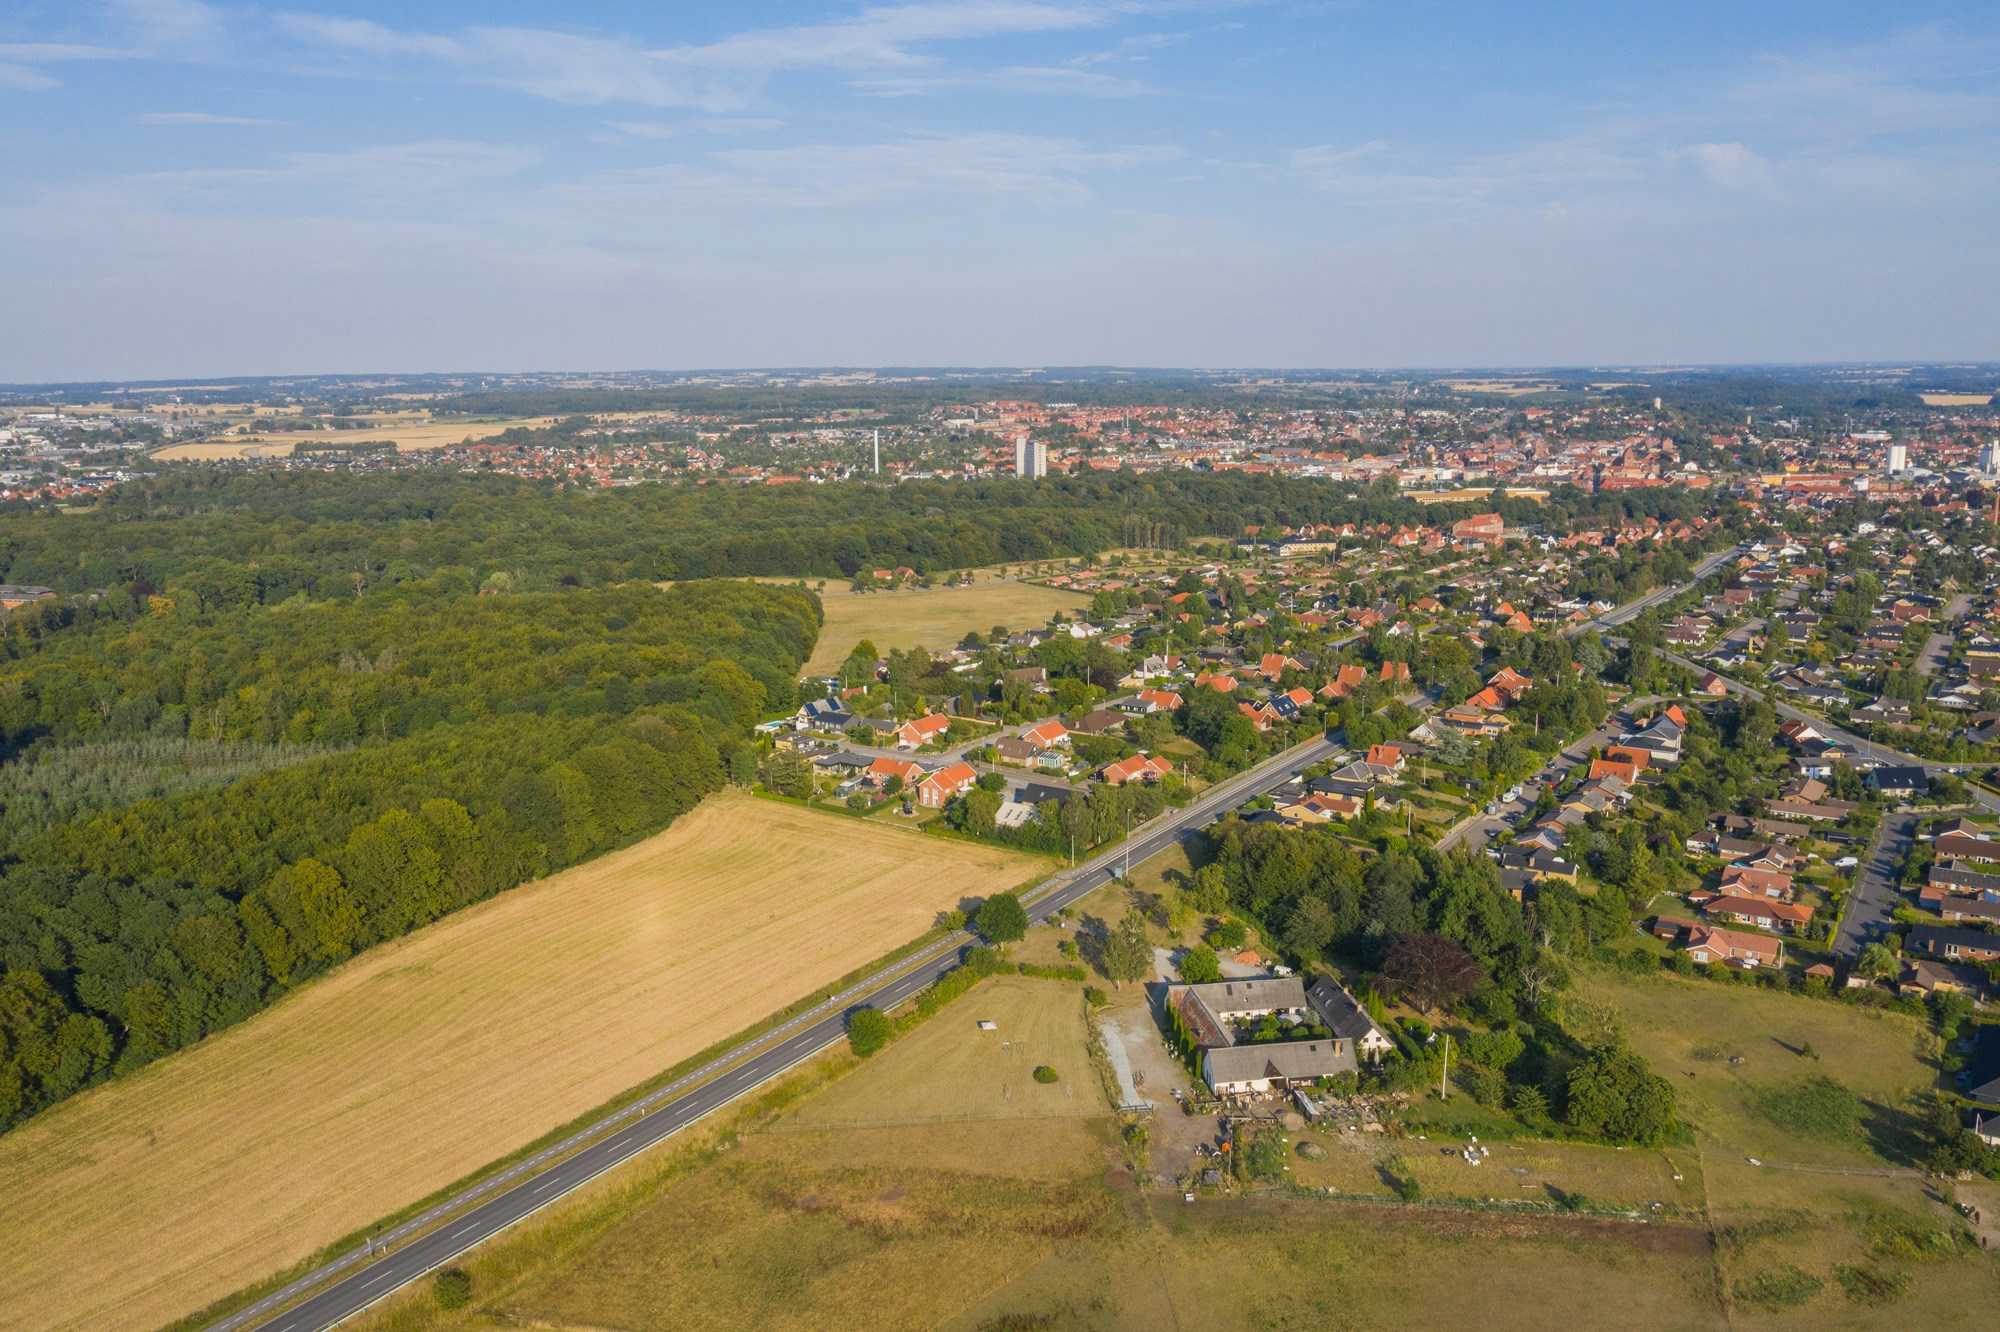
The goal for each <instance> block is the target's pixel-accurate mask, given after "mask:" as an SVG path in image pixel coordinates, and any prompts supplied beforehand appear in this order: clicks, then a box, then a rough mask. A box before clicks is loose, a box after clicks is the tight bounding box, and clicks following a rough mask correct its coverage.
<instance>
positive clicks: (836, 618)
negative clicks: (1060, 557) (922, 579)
mask: <svg viewBox="0 0 2000 1332" xmlns="http://www.w3.org/2000/svg"><path fill="white" fill-rule="evenodd" d="M817 581H818V580H816V579H808V580H807V582H808V584H809V585H810V584H812V583H816V582H817ZM1088 600H1089V599H1088V598H1087V597H1084V596H1083V595H1081V594H1080V593H1076V592H1063V591H1060V590H1058V589H1056V588H1049V587H1038V586H1035V585H1034V584H1031V583H1018V582H1014V581H1011V580H1004V579H996V578H985V577H982V578H980V580H979V581H978V582H975V583H974V584H973V585H972V586H971V587H934V588H930V589H929V590H922V589H914V588H913V589H906V590H903V591H899V592H853V591H849V590H848V589H847V588H845V587H842V586H839V585H837V584H835V583H831V582H829V583H828V584H827V589H826V591H825V592H824V593H823V594H822V596H821V601H822V602H823V603H824V605H825V607H826V624H825V625H824V626H823V627H822V628H821V629H820V632H819V642H818V643H816V644H815V645H814V646H813V654H812V659H811V660H810V661H808V662H806V664H805V673H806V674H808V675H827V674H831V673H832V672H833V671H835V670H837V669H838V668H839V666H840V663H841V662H842V661H844V660H846V659H847V654H848V653H850V652H852V651H853V650H854V645H855V644H856V643H858V642H860V641H861V640H862V639H864V638H865V639H868V640H869V641H871V642H872V643H874V644H875V646H876V647H877V648H878V649H880V650H881V651H883V652H887V651H889V649H891V648H913V647H927V648H936V649H943V648H948V647H955V646H957V644H958V640H959V639H961V638H963V637H965V635H966V633H967V632H968V631H970V630H974V629H977V630H978V631H979V632H980V633H982V634H983V633H985V632H986V631H987V630H988V629H991V628H992V627H993V626H994V625H996V624H1004V625H1006V626H1007V627H1008V628H1009V629H1038V628H1040V627H1041V626H1042V625H1044V624H1046V623H1048V619H1049V616H1051V615H1053V614H1055V613H1056V612H1057V611H1063V612H1066V613H1072V614H1073V613H1075V612H1076V610H1077V609H1078V608H1079V607H1081V606H1084V605H1086V604H1087V603H1088Z"/></svg>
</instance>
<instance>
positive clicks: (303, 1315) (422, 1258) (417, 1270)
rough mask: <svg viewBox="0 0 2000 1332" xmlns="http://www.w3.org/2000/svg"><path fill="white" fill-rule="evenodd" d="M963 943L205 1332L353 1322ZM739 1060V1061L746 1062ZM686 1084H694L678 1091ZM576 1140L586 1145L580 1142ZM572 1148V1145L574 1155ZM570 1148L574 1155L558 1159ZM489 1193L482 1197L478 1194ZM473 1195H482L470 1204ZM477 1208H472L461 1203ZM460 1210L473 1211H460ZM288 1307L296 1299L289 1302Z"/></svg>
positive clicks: (854, 991)
mask: <svg viewBox="0 0 2000 1332" xmlns="http://www.w3.org/2000/svg"><path fill="white" fill-rule="evenodd" d="M1339 748H1340V747H1339V746H1338V745H1336V744H1334V743H1333V742H1331V741H1329V740H1328V739H1327V738H1326V737H1325V736H1323V735H1322V736H1320V737H1318V738H1316V739H1313V740H1310V741H1307V742H1306V743H1305V744H1302V745H1298V746H1295V747H1293V748H1292V749H1289V750H1287V751H1285V752H1284V753H1282V754H1279V755H1276V756H1274V757H1273V758H1270V759H1268V760H1266V761H1265V762H1264V763H1262V764H1260V765H1258V766H1257V767H1255V768H1252V769H1250V770H1249V771H1248V772H1244V773H1240V774H1238V775H1237V776H1235V777H1232V778H1230V779H1229V780H1227V781H1225V782H1221V783H1218V784H1217V785H1216V786H1214V787H1213V788H1211V789H1210V790H1208V791H1206V792H1204V793H1203V794H1202V796H1201V797H1200V798H1199V799H1197V800H1195V801H1192V802H1191V803H1189V804H1188V805H1187V806H1186V807H1184V808H1183V809H1180V810H1177V811H1170V812H1169V813H1167V814H1164V815H1162V816H1160V817H1158V818H1156V819H1155V820H1153V822H1152V823H1150V824H1148V825H1146V826H1144V827H1142V828H1141V829H1139V830H1138V831H1137V832H1136V833H1134V834H1133V836H1132V837H1131V838H1130V839H1128V841H1127V843H1126V844H1124V845H1120V846H1117V847H1114V848H1112V849H1111V850H1108V851H1105V852H1102V853H1100V854H1099V855H1097V856H1095V857H1093V858H1092V859H1090V860H1088V861H1086V862H1085V863H1084V864H1082V865H1080V866H1078V867H1077V868H1075V869H1074V870H1069V871H1066V872H1064V873H1061V874H1058V875H1056V876H1054V877H1052V878H1051V879H1049V880H1047V881H1045V883H1044V885H1043V888H1042V890H1041V892H1040V895H1039V896H1036V897H1034V898H1033V900H1032V901H1031V902H1030V903H1029V904H1028V918H1029V919H1030V920H1031V921H1035V922H1041V921H1046V920H1047V919H1048V918H1049V917H1050V916H1052V915H1053V914H1055V912H1057V911H1058V910H1060V909H1062V908H1063V907H1066V906H1068V905H1070V904H1071V903H1073V902H1075V901H1077V900H1078V899H1080V898H1082V897H1084V896H1085V895H1086V894H1088V893H1090V892H1092V891H1094V890H1096V889H1097V888H1099V887H1102V886H1103V885H1104V884H1105V883H1108V882H1109V881H1110V880H1111V879H1112V878H1113V877H1115V875H1116V874H1117V872H1118V870H1119V869H1120V868H1122V866H1123V864H1124V863H1125V860H1126V857H1127V855H1128V853H1129V855H1130V857H1131V861H1132V863H1134V864H1136V863H1138V862H1140V861H1142V860H1145V859H1146V858H1147V857H1149V856H1153V855H1156V854H1158V853H1159V852H1160V851H1163V850H1165V849H1166V848H1167V847H1169V846H1171V845H1172V844H1173V843H1175V842H1177V841H1179V840H1181V839H1182V838H1183V837H1184V836H1186V835H1187V833H1188V832H1189V831H1190V830H1191V829H1194V828H1198V827H1200V826H1202V825H1204V824H1206V823H1209V822H1211V821H1213V820H1214V819H1216V818H1219V817H1220V816H1221V815H1222V814H1224V813H1226V812H1227V811H1229V810H1231V809H1234V808H1235V807H1236V806H1237V805H1239V804H1241V803H1242V802H1243V801H1245V800H1248V799H1250V798H1251V797H1253V796H1256V795H1261V794H1263V793H1264V792H1266V791H1269V790H1271V789H1272V788H1273V787H1276V786H1278V785H1281V784H1282V783H1283V782H1285V781H1287V780H1289V779H1290V778H1291V777H1293V776H1296V775H1297V774H1298V773H1299V772H1300V771H1301V770H1302V769H1304V768H1307V767H1309V766H1311V765H1312V764H1314V763H1318V762H1320V761H1321V760H1323V759H1325V758H1327V757H1328V756H1329V755H1331V754H1333V753H1336V752H1338V750H1339ZM972 942H974V940H973V937H972V936H971V935H970V934H967V933H964V932H960V933H958V934H954V935H952V936H951V937H949V938H947V939H945V940H943V941H941V942H940V943H938V944H936V945H934V946H933V947H931V948H929V949H926V950H924V951H923V952H921V953H919V954H917V955H916V956H914V957H912V958H907V959H905V960H903V961H901V962H898V963H895V964H894V965H892V966H890V967H887V968H885V969H884V970H882V971H881V972H878V973H877V974H876V975H874V976H871V977H869V978H868V979H867V980H864V981H862V982H861V983H860V984H858V985H856V986H854V987H852V988H850V989H848V990H847V991H845V992H843V993H841V994H838V995H835V996H834V997H833V998H831V999H828V1000H826V1001H825V1002H823V1003H821V1004H819V1005H818V1006H816V1007H814V1008H811V1009H808V1010H807V1011H806V1012H804V1013H801V1014H799V1015H798V1016H797V1017H795V1018H792V1019H791V1020H790V1021H788V1022H786V1023H784V1024H783V1025H782V1026H779V1027H777V1028H775V1029H773V1030H772V1031H769V1032H766V1033H765V1034H764V1035H763V1036H761V1037H759V1038H757V1039H756V1040H754V1041H752V1042H750V1043H749V1044H747V1045H746V1046H744V1047H743V1048H741V1049H738V1050H735V1051H731V1052H730V1053H729V1054H726V1055H723V1056H721V1057H720V1058H718V1059H716V1060H714V1061H712V1062H711V1063H709V1064H706V1065H704V1066H703V1067H701V1068H699V1069H696V1070H695V1071H694V1072H692V1073H689V1074H688V1075H687V1076H686V1077H683V1078H680V1079H678V1080H677V1081H675V1082H673V1083H670V1084H668V1085H667V1086H665V1087H661V1088H659V1089H658V1090H656V1091H654V1092H652V1093H650V1094H649V1095H647V1096H645V1097H643V1098H642V1099H640V1100H638V1101H635V1102H633V1103H632V1104H631V1105H629V1106H626V1107H624V1108H623V1109H622V1110H620V1111H618V1112H617V1113H615V1114H612V1115H610V1116H607V1117H606V1118H605V1119H604V1120H602V1121H600V1122H599V1123H597V1124H594V1125H592V1126H591V1127H589V1128H586V1129H583V1130H580V1131H579V1132H577V1133H576V1134H574V1135H572V1136H571V1137H569V1138H566V1139H564V1140H563V1141H561V1142H558V1143H555V1144H553V1145H551V1146H549V1147H547V1148H545V1149H544V1150H542V1151H541V1152H540V1153H538V1154H537V1155H535V1156H532V1157H529V1158H528V1159H526V1160H524V1161H521V1162H519V1163H518V1164H516V1165H513V1166H510V1167H509V1168H508V1169H506V1170H504V1171H502V1172H500V1173H499V1174H497V1175H494V1176H493V1177H492V1178H490V1179H487V1180H484V1181H482V1182H480V1183H478V1184H475V1185H473V1186H471V1187H469V1188H467V1189H464V1190H463V1191H461V1192H459V1193H457V1194H455V1195H453V1196H452V1197H450V1198H448V1199H446V1200H445V1201H443V1202H441V1203H439V1204H438V1205H437V1206H435V1207H433V1208H431V1209H429V1210H428V1211H426V1212H424V1213H423V1214H422V1215H420V1216H417V1217H413V1218H411V1219H410V1220H408V1221H406V1222H404V1223H402V1224H401V1225H399V1226H397V1227H396V1228H394V1229H392V1230H390V1231H388V1232H386V1233H385V1234H383V1235H382V1236H380V1237H379V1239H378V1241H377V1245H376V1249H375V1252H376V1253H379V1252H380V1251H381V1249H383V1248H386V1247H388V1246H391V1245H395V1244H397V1243H399V1242H402V1241H406V1240H407V1241H408V1242H407V1243H403V1245H402V1247H401V1248H397V1249H394V1250H393V1252H389V1253H387V1254H385V1255H383V1256H380V1257H376V1256H374V1254H372V1253H371V1252H370V1251H369V1250H368V1249H365V1248H363V1249H355V1250H352V1251H350V1252H349V1253H346V1254H343V1255H342V1256H340V1257H338V1258H334V1259H331V1260H330V1261H328V1262H326V1263H324V1264H322V1265H321V1266H320V1267H318V1268H316V1269H314V1270H313V1271H311V1272H308V1273H307V1274H305V1275H304V1276H302V1277H300V1278H299V1279H298V1280H296V1281H294V1282H292V1283H290V1284H289V1285H287V1286H285V1287H284V1288H283V1289H281V1290H278V1291H275V1292H273V1293H272V1294H270V1295H268V1296H266V1297H264V1298H263V1299H262V1300H260V1301H258V1302H257V1303H256V1304H253V1305H251V1306H250V1307H248V1308H246V1309H243V1310H240V1311H239V1312H237V1313H234V1314H231V1315H230V1316H229V1317H227V1318H224V1319H222V1320H220V1321H219V1322H217V1323H215V1324H214V1325H213V1327H214V1330H215V1332H235V1329H238V1328H244V1327H250V1326H255V1327H257V1328H258V1329H259V1332H319V1330H320V1329H323V1328H327V1327H331V1326H333V1325H334V1324H335V1323H338V1322H340V1321H341V1320H342V1319H345V1318H349V1317H352V1316H353V1315H354V1314H357V1313H359V1312H361V1310H363V1309H365V1308H367V1307H368V1306H369V1305H371V1304H374V1303H375V1302H376V1301H378V1300H380V1299H382V1298H384V1297H385V1296H387V1295H389V1294H391V1293H393V1292H394V1291H396V1290H398V1289H400V1288H401V1287H403V1286H405V1285H407V1284H409V1283H410V1282H412V1281H415V1280H417V1279H418V1278H420V1277H422V1276H424V1275H425V1274H426V1273H428V1272H430V1271H432V1270H434V1269H436V1268H438V1267H441V1266H443V1265H444V1264H445V1263H447V1262H449V1261H451V1260H452V1259H453V1258H455V1257H457V1256H458V1255H459V1254H462V1253H464V1252H465V1251H466V1250H468V1249H471V1248H473V1247H474V1246H475V1245H478V1244H480V1243H483V1242H484V1241H486V1240H488V1239H491V1238H492V1237H493V1236H495V1235H497V1234H499V1233H500V1232H501V1231H503V1230H505V1229H507V1228H508V1227H509V1226H512V1225H514V1224H515V1223H516V1222H518V1221H521V1220H523V1219H525V1218H526V1217H528V1216H530V1215H532V1214H533V1213H535V1212H538V1211H540V1210H541V1209H542V1208H544V1207H546V1206H548V1205H549V1204H550V1203H552V1202H555V1201H556V1200H557V1199H559V1198H562V1197H563V1196H564V1195H566V1194H568V1193H570V1192H572V1191H574V1190H575V1189H577V1188H580V1187H581V1186H582V1185H584V1184H586V1183H588V1182H589V1181H590V1180H593V1179H595V1178H596V1177H597V1176H599V1175H601V1174H603V1173H604V1172H605V1171H607V1170H610V1169H612V1168H614V1167H616V1166H618V1165H621V1164H623V1163H624V1162H625V1161H627V1160H629V1159H630V1158H631V1157H633V1156H636V1155H637V1154H638V1153H640V1152H642V1151H645V1150H646V1149H647V1148H648V1147H652V1146H655V1145H657V1144H658V1143H661V1142H663V1141H665V1140H666V1139H667V1138H669V1137H672V1136H673V1135H674V1134H675V1133H678V1132H679V1131H680V1130H682V1129H684V1128H686V1127H687V1126H688V1125H689V1124H692V1123H694V1122H695V1121H696V1120H699V1119H701V1118H702V1117H704V1116H705V1115H708V1114H711V1113H713V1112H714V1111H716V1110H718V1109H720V1108H721V1107H723V1106H725V1105H727V1104H729V1103H730V1102H731V1101H734V1100H736V1099H737V1098H739V1097H741V1096H744V1095H746V1094H748V1093H750V1092H752V1091H755V1090H756V1089H757V1088H758V1087H760V1086H762V1085H763V1084H764V1083H766V1082H769V1081H770V1080H771V1079H772V1078H775V1077H777V1076H778V1075H779V1074H781V1073H783V1072H785V1071H786V1070H787V1069H789V1068H791V1067H792V1066H793V1065H795V1064H798V1063H799V1062H801V1061H802V1060H805V1059H809V1058H811V1057H812V1056H813V1055H815V1054H818V1053H819V1052H820V1051H821V1050H824V1049H826V1048H827V1047H828V1046H830V1045H833V1044H835V1043H836V1042H838V1041H841V1040H844V1039H845V1038H846V1035H847V1022H846V1015H847V1013H848V1011H849V1010H850V1009H852V1008H854V1007H858V1006H864V1005H865V1006H867V1007H871V1008H882V1009H887V1008H890V1007H893V1006H894V1005H896V1004H898V1003H901V1002H902V1001H903V1000H905V999H908V998H909V997H910V996H912V995H914V994H915V993H916V992H917V991H919V990H921V989H922V988H923V987H924V986H926V985H929V984H930V983H931V982H933V981H935V980H936V979H937V978H938V977H940V976H942V975H944V974H945V973H946V972H948V971H950V970H951V969H952V968H953V967H955V966H957V965H958V960H959V953H960V950H961V949H963V948H964V947H965V945H967V944H969V943H972ZM746 1054H748V1055H749V1057H748V1058H745V1057H744V1056H745V1055H746ZM737 1061H741V1062H737ZM693 1083H699V1084H700V1085H699V1086H695V1087H693V1088H692V1089H691V1090H684V1089H686V1088H688V1087H689V1085H690V1084H693ZM586 1143H588V1144H589V1145H588V1146H584V1144H586ZM579 1147H581V1148H582V1150H577V1149H578V1148H579ZM571 1152H574V1153H575V1154H574V1155H566V1153H571ZM557 1156H561V1157H563V1159H562V1160H560V1161H558V1162H556V1163H555V1164H553V1165H546V1166H545V1165H544V1164H543V1163H544V1162H546V1161H547V1160H548V1159H549V1158H551V1157H557ZM489 1194H490V1195H492V1196H490V1197H488V1196H487V1195H489ZM481 1198H485V1199H486V1200H485V1201H484V1202H479V1201H478V1200H479V1199H481ZM475 1202H477V1203H478V1205H477V1206H471V1205H472V1204H473V1203H475ZM468 1206H471V1210H469V1211H463V1210H462V1209H465V1208H467V1207H468ZM446 1217H448V1218H449V1219H448V1220H444V1221H442V1222H441V1223H440V1218H446ZM433 1227H435V1228H433ZM419 1232H422V1233H419ZM342 1273H346V1275H345V1276H342V1275H341V1274H342ZM336 1277H339V1278H340V1279H339V1280H337V1281H334V1284H332V1285H328V1286H326V1288H325V1289H324V1290H320V1291H319V1292H318V1293H317V1294H314V1295H312V1296H311V1297H310V1298H305V1299H303V1300H301V1297H302V1296H305V1295H306V1292H308V1291H311V1290H313V1289H314V1288H315V1287H317V1286H321V1285H323V1284H324V1283H326V1282H328V1281H330V1280H333V1279H334V1278H336ZM294 1300H300V1301H301V1302H299V1303H297V1304H292V1303H291V1302H292V1301H294ZM287 1305H290V1307H289V1308H287V1307H285V1306H287Z"/></svg>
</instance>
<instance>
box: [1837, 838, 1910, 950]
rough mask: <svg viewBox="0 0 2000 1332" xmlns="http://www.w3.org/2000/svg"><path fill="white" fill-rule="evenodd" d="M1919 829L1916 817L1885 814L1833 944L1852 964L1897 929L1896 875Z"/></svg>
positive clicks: (1862, 866)
mask: <svg viewBox="0 0 2000 1332" xmlns="http://www.w3.org/2000/svg"><path fill="white" fill-rule="evenodd" d="M1916 827H1917V816H1916V815H1915V814H1898V813H1891V814H1884V815H1883V816H1882V822H1881V823H1880V824H1879V825H1878V826H1877V827H1876V829H1875V840H1874V841H1872V842H1870V843H1869V844H1868V853H1867V855H1866V856H1865V857H1864V858H1863V859H1862V862H1861V871H1860V874H1859V875H1858V877H1857V878H1856V879H1855V881H1854V891H1853V893H1852V894H1851V895H1850V896H1849V898H1848V902H1847V914H1846V915H1845V916H1844V917H1842V919H1841V922H1840V933H1839V935H1838V936H1837V937H1836V938H1835V939H1834V941H1833V950H1834V952H1836V953H1838V954H1840V955H1841V956H1842V957H1844V958H1846V959H1847V960H1848V961H1850V962H1852V961H1853V960H1854V958H1855V957H1856V956H1858V955H1859V954H1860V952H1861V950H1862V948H1863V947H1864V946H1865V945H1867V944H1871V943H1875V942H1878V941H1880V940H1881V939H1883V938H1884V937H1885V936H1887V934H1888V933H1889V931H1890V929H1891V928H1892V927H1893V926H1894V924H1895V921H1894V920H1893V919H1892V917H1891V915H1890V913H1891V912H1893V911H1894V910H1895V908H1896V902H1897V899H1898V898H1899V897H1900V896H1901V892H1900V889H1899V887H1898V884H1897V880H1896V872H1897V870H1898V869H1899V868H1900V867H1901V865H1902V863H1903V857H1904V856H1906V855H1908V854H1909V850H1910V842H1911V840H1912V839H1913V838H1914V836H1915V833H1916Z"/></svg>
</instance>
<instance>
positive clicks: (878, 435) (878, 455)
mask: <svg viewBox="0 0 2000 1332" xmlns="http://www.w3.org/2000/svg"><path fill="white" fill-rule="evenodd" d="M875 475H877V476H880V475H882V432H881V431H879V430H877V431H876V432H875Z"/></svg>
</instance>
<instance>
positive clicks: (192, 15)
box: [110, 0, 223, 47]
mask: <svg viewBox="0 0 2000 1332" xmlns="http://www.w3.org/2000/svg"><path fill="white" fill-rule="evenodd" d="M110 9H111V11H112V13H113V15H114V16H115V17H116V18H118V19H119V20H121V21H122V22H123V24H124V25H125V26H126V27H127V28H129V29H130V30H131V31H132V32H133V33H134V34H135V35H136V36H137V37H138V39H139V40H141V41H143V42H146V43H149V44H151V45H154V46H167V47H182V46H191V45H197V44H201V43H207V42H213V41H215V40H216V39H217V38H219V37H220V36H221V35H222V31H223V16H222V11H221V10H220V9H218V8H216V7H215V6H214V5H210V4H204V3H202V0H111V2H110Z"/></svg>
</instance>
